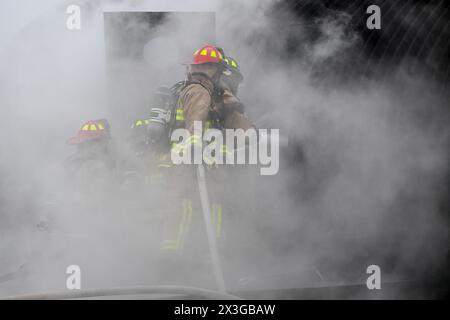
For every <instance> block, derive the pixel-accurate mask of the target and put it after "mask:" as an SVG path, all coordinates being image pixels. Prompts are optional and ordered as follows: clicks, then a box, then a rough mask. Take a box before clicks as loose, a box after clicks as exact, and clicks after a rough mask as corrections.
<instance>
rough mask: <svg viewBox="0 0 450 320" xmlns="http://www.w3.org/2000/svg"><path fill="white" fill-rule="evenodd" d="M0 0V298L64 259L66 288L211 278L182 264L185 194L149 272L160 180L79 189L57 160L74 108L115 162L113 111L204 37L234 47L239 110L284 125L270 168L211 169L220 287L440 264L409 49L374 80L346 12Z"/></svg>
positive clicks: (118, 136) (43, 285) (122, 111)
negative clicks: (166, 253)
mask: <svg viewBox="0 0 450 320" xmlns="http://www.w3.org/2000/svg"><path fill="white" fill-rule="evenodd" d="M32 3H33V5H31V4H32ZM70 4H78V5H79V6H80V7H81V10H82V28H81V30H77V31H69V30H67V28H66V18H67V14H66V12H65V10H66V8H67V6H68V5H70ZM34 6H38V7H39V8H38V10H36V9H37V8H35V7H34ZM117 11H118V12H125V11H127V12H129V11H147V12H166V11H167V12H185V13H184V14H177V13H174V14H169V15H161V16H160V17H156V18H153V19H154V20H151V19H150V20H149V18H148V16H146V15H145V14H140V13H136V15H135V16H133V18H130V17H131V15H130V14H120V13H114V12H117ZM186 12H188V13H186ZM214 12H215V15H214ZM1 13H2V16H5V17H6V16H8V17H9V18H8V19H7V20H5V19H0V20H1V21H2V23H6V22H4V21H8V22H7V23H8V26H9V28H0V30H1V31H0V35H1V37H0V38H1V39H2V40H1V41H2V42H1V47H0V83H1V86H0V104H1V111H0V133H1V136H2V139H1V141H0V150H1V157H0V177H1V178H0V230H1V241H0V257H1V258H0V279H2V278H1V276H2V275H3V274H4V275H10V277H11V279H10V280H8V281H4V282H1V280H0V293H1V294H2V295H9V294H16V293H31V292H43V291H52V290H65V280H66V276H67V275H66V274H65V270H66V267H67V266H68V265H70V264H77V265H79V266H80V267H81V269H82V276H83V278H82V279H83V280H82V283H83V288H99V287H104V288H106V287H114V286H120V285H143V284H155V283H160V282H163V283H167V284H169V283H170V284H175V283H177V284H183V285H184V284H187V285H192V286H198V287H207V288H211V289H215V288H216V287H215V284H214V281H213V277H212V274H209V273H208V272H199V271H198V270H197V271H196V267H195V266H197V264H198V265H201V264H202V261H203V262H204V261H208V259H209V258H208V247H207V245H206V237H205V234H204V231H201V230H203V229H202V228H204V227H203V225H202V223H203V222H202V220H201V212H200V211H199V208H200V207H199V206H196V205H195V204H194V212H193V219H194V220H195V222H194V223H193V226H192V228H193V230H194V231H197V232H194V234H193V235H191V236H190V238H189V239H188V240H189V241H190V243H191V246H193V247H198V248H197V249H195V250H191V251H189V255H188V256H187V257H185V260H183V261H186V265H185V266H179V267H178V268H177V269H175V270H169V271H172V272H173V274H174V277H173V278H170V277H167V278H165V277H162V276H161V273H160V272H161V269H164V266H165V265H164V261H166V260H164V259H165V257H162V256H161V254H160V253H159V242H160V240H161V234H160V233H161V228H162V227H161V223H162V221H163V220H164V217H165V216H166V215H167V214H168V213H167V212H168V211H170V210H172V209H171V208H172V207H173V206H172V204H173V202H174V201H175V200H173V192H171V190H170V189H164V190H161V189H158V188H157V187H154V186H152V187H149V188H148V189H146V190H142V189H139V190H131V191H130V190H127V189H126V188H124V187H123V186H121V185H120V183H118V182H117V181H118V179H117V175H118V174H117V173H110V172H106V173H105V174H104V175H103V176H102V175H100V174H99V175H98V176H96V177H92V184H91V185H90V187H89V190H79V189H76V188H74V187H73V185H72V183H71V181H68V179H67V170H66V166H65V159H67V157H69V156H70V154H71V153H73V152H74V149H73V148H71V147H70V146H68V145H66V140H67V139H68V138H69V137H71V136H73V135H75V134H76V132H77V130H78V129H79V127H80V125H81V124H82V123H83V122H84V121H86V120H90V119H99V118H107V119H108V120H109V121H110V123H111V128H112V141H111V150H113V151H112V152H113V153H114V157H115V159H116V160H117V161H118V162H120V161H128V160H126V159H131V158H133V153H132V152H131V151H130V149H129V146H128V145H127V143H128V140H127V137H128V136H129V128H130V126H131V123H132V122H133V121H134V120H136V119H137V118H144V117H146V116H147V115H148V112H149V105H150V103H151V98H152V94H153V92H154V91H155V90H156V88H157V87H159V86H161V85H171V84H173V83H175V82H177V81H180V80H183V79H184V77H185V66H184V65H182V63H184V62H186V61H188V60H189V59H190V57H191V54H192V52H193V51H195V49H197V47H200V46H201V45H203V44H207V43H210V44H216V45H218V46H220V47H222V48H224V50H225V52H226V53H227V55H230V56H232V57H233V58H236V59H237V60H238V61H239V63H240V66H241V69H242V72H243V75H244V83H243V84H242V86H241V87H240V89H239V94H238V95H239V98H240V99H241V100H242V101H243V103H244V104H245V105H246V112H247V113H248V115H249V117H250V119H251V120H252V122H253V123H254V124H255V125H256V126H257V127H258V128H269V129H270V128H276V129H280V135H281V136H283V137H285V138H286V139H289V144H288V146H285V147H284V148H283V149H282V150H281V159H280V160H281V164H282V165H281V168H280V173H279V174H277V175H276V176H274V177H262V176H260V175H259V174H258V171H259V170H257V169H256V168H253V167H251V166H250V167H249V168H230V169H229V171H227V168H223V170H222V169H220V170H218V171H217V172H211V177H210V180H209V181H208V187H209V188H210V196H211V198H212V201H216V202H221V203H222V205H223V217H224V218H223V220H224V221H223V240H221V241H222V242H220V246H221V248H220V250H221V253H222V262H223V266H224V271H225V277H226V280H227V287H228V290H229V291H230V292H244V291H246V290H270V289H288V288H301V287H315V286H333V285H344V284H356V283H361V284H364V283H365V281H366V278H367V274H366V268H367V267H368V266H369V265H371V264H376V265H379V266H380V267H381V270H382V272H383V281H387V282H389V281H403V280H423V279H425V278H426V277H427V276H428V275H429V274H430V273H433V272H440V269H439V266H440V265H441V264H442V263H443V262H444V260H443V259H444V258H445V255H446V254H447V251H448V237H449V233H448V226H447V223H448V220H447V219H448V218H447V217H445V216H444V213H445V212H444V213H443V209H442V203H443V200H444V197H445V196H446V194H445V192H446V191H445V190H446V183H447V181H446V179H448V178H447V174H448V163H449V159H448V152H447V150H448V146H449V129H448V126H447V124H448V120H449V113H448V109H447V104H448V102H447V101H448V96H447V94H445V93H444V94H443V91H442V90H440V88H441V87H440V86H441V85H442V83H440V82H439V80H438V79H436V78H430V77H429V74H428V73H427V72H426V70H422V69H420V67H417V68H416V69H414V70H411V69H410V68H408V67H407V65H408V64H407V63H406V62H408V63H409V62H411V61H413V62H417V61H415V60H414V57H411V58H410V60H407V61H405V62H404V63H400V64H398V65H396V66H394V67H392V68H391V70H390V72H389V73H385V74H384V77H383V78H382V79H380V78H379V77H377V76H376V74H377V73H376V72H373V73H368V74H369V76H368V75H367V74H365V73H364V71H367V70H368V69H369V70H371V71H376V70H377V68H378V67H379V68H383V66H382V65H381V66H377V65H376V64H371V62H370V61H368V62H365V53H364V52H363V50H362V49H361V47H362V43H363V39H362V38H361V34H360V33H358V32H357V31H356V30H354V26H353V25H352V22H351V17H350V16H349V14H348V13H345V12H343V11H339V10H333V11H332V10H330V11H327V12H326V13H324V14H323V15H321V16H319V17H316V18H314V19H305V18H304V17H302V16H299V15H297V14H296V13H295V11H294V9H293V7H290V6H289V5H285V3H284V2H281V1H268V0H265V1H216V2H211V1H180V2H179V3H176V2H170V4H168V3H166V2H164V1H161V2H160V3H156V4H155V3H154V1H106V0H105V1H67V2H66V3H61V2H60V1H58V2H57V1H39V5H38V4H35V3H34V2H33V1H25V0H21V1H14V2H13V1H10V2H5V3H3V4H2V10H1ZM2 18H3V17H2ZM361 19H365V17H361ZM155 26H156V27H155ZM124 39H127V40H126V41H125V40H124ZM105 52H106V54H105ZM124 159H125V160H124ZM119 180H120V179H119ZM180 185H181V183H180ZM191 187H192V188H197V187H196V186H195V185H194V186H191ZM196 243H198V244H199V245H198V246H197V245H194V244H196ZM161 261H163V262H161ZM199 270H203V271H204V270H208V268H206V269H201V268H199ZM166 271H167V270H166ZM169 271H167V272H169ZM175 275H176V276H175ZM166 276H167V275H166ZM8 277H9V276H8ZM8 279H9V278H8ZM272 297H273V298H277V297H279V296H277V295H276V294H274V295H273V296H272ZM352 297H353V298H361V297H363V298H364V297H370V295H369V293H367V296H352Z"/></svg>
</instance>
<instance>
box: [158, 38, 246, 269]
mask: <svg viewBox="0 0 450 320" xmlns="http://www.w3.org/2000/svg"><path fill="white" fill-rule="evenodd" d="M233 61H234V60H233ZM235 64H236V62H235ZM189 67H190V68H189V70H188V74H187V81H186V83H185V85H184V86H181V87H180V89H179V94H178V99H177V103H176V112H175V113H176V115H175V116H176V117H175V120H176V121H175V128H185V129H187V130H189V131H190V132H191V139H189V140H188V141H185V142H182V143H178V144H177V143H174V144H173V149H176V150H180V148H181V149H186V148H190V147H192V145H196V144H197V143H198V142H199V141H198V139H197V137H195V135H194V121H201V122H202V124H203V128H204V129H207V128H216V129H227V128H232V129H238V128H241V129H244V130H247V129H248V128H250V127H251V123H250V122H249V120H248V118H247V116H246V115H245V113H244V108H243V105H242V103H241V102H240V101H239V99H238V98H237V97H236V96H235V94H236V93H237V85H235V84H233V83H231V82H230V81H223V80H222V77H224V76H231V74H230V73H231V71H230V68H231V67H234V66H233V65H231V67H228V66H227V63H226V61H225V59H224V53H223V50H221V49H220V48H217V47H214V46H210V45H207V46H204V47H202V48H200V49H198V50H196V51H195V53H194V55H193V60H192V62H191V63H190V64H189ZM233 79H234V78H233ZM241 80H242V78H241ZM200 143H201V142H200ZM175 152H178V151H175ZM180 167H181V168H180ZM194 170H195V166H175V167H173V168H172V171H171V174H170V177H171V179H173V181H172V184H173V185H174V186H176V187H175V188H170V189H171V190H174V191H175V190H176V193H177V199H178V200H177V203H176V205H178V210H177V211H174V212H176V214H175V215H174V214H170V215H169V216H168V217H167V220H166V225H165V227H164V231H163V241H162V243H161V250H162V251H165V252H169V251H171V252H176V253H178V254H181V253H182V251H183V250H185V249H186V245H187V244H188V238H189V237H191V236H197V235H198V233H196V232H192V229H194V228H196V226H195V225H194V224H195V223H194V222H195V221H196V222H197V228H202V229H203V230H204V225H203V223H202V221H203V219H202V214H201V207H200V204H199V202H198V187H197V184H196V182H195V171H194ZM221 189H222V190H221ZM212 190H214V192H213V193H217V194H219V193H220V192H223V187H222V188H221V187H220V186H215V187H213V188H212ZM180 200H181V203H180V202H179V201H180ZM194 200H195V201H194ZM211 202H212V203H211V211H212V212H211V214H212V217H211V220H212V223H213V228H214V232H215V235H216V237H217V238H218V239H220V238H221V235H222V220H223V212H222V210H223V209H222V205H221V201H220V196H217V195H216V196H214V195H212V196H211ZM199 222H200V223H199ZM190 230H191V231H190ZM198 230H199V231H200V229H198ZM205 246H206V244H202V245H200V244H199V243H192V242H191V243H190V245H189V249H190V250H189V252H190V253H191V254H190V255H189V256H197V255H196V254H195V250H196V249H197V250H198V251H197V254H198V253H199V251H201V252H202V253H203V254H204V253H205V252H207V250H205ZM192 253H194V254H192ZM166 271H168V270H166Z"/></svg>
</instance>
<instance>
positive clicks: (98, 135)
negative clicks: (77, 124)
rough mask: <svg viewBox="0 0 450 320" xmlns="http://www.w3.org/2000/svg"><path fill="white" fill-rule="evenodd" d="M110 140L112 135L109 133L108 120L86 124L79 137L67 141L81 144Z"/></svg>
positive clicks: (82, 127)
mask: <svg viewBox="0 0 450 320" xmlns="http://www.w3.org/2000/svg"><path fill="white" fill-rule="evenodd" d="M109 138H111V135H110V133H109V123H108V120H106V119H99V120H91V121H87V122H85V123H84V124H83V125H82V126H81V128H80V130H79V131H78V134H77V136H76V137H72V138H70V139H69V140H67V143H68V144H80V143H83V142H86V141H91V140H98V139H109Z"/></svg>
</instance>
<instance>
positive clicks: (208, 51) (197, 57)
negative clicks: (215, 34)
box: [191, 45, 223, 64]
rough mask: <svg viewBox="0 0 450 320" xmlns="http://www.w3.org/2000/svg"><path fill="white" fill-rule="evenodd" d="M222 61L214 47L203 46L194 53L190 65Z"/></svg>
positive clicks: (220, 55)
mask: <svg viewBox="0 0 450 320" xmlns="http://www.w3.org/2000/svg"><path fill="white" fill-rule="evenodd" d="M222 61H223V56H222V53H220V51H219V49H218V48H216V47H214V46H210V45H207V46H204V47H201V48H200V49H198V50H197V51H195V52H194V57H193V60H192V63H191V64H203V63H220V62H222Z"/></svg>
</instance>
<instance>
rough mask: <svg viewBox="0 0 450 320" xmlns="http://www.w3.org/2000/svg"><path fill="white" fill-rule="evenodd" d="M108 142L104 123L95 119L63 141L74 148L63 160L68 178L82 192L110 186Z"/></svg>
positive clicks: (105, 122)
mask: <svg viewBox="0 0 450 320" xmlns="http://www.w3.org/2000/svg"><path fill="white" fill-rule="evenodd" d="M110 140H111V133H110V126H109V123H108V121H107V120H106V119H98V120H91V121H87V122H85V123H84V124H83V125H82V126H81V128H80V130H79V131H78V134H77V136H75V137H72V138H70V139H69V140H68V141H67V143H68V144H69V145H73V146H76V152H75V153H74V154H73V155H71V156H70V157H69V158H68V159H66V161H65V167H66V170H67V173H68V178H69V181H70V183H71V185H72V186H74V187H76V188H77V189H78V190H79V191H81V192H82V193H84V194H90V193H91V192H99V191H102V190H106V189H104V187H105V186H110V185H111V179H112V178H113V177H114V173H113V171H114V165H115V163H114V157H113V156H112V154H111V150H110V147H109V143H110Z"/></svg>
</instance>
